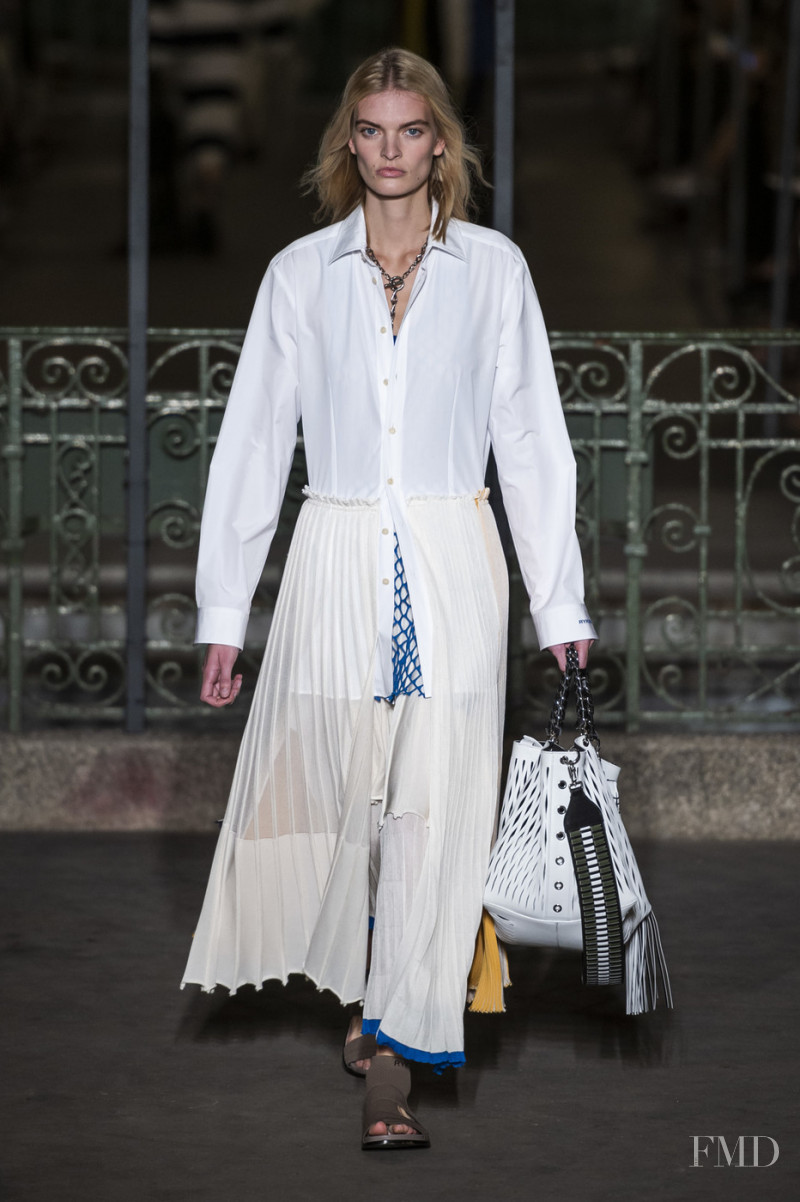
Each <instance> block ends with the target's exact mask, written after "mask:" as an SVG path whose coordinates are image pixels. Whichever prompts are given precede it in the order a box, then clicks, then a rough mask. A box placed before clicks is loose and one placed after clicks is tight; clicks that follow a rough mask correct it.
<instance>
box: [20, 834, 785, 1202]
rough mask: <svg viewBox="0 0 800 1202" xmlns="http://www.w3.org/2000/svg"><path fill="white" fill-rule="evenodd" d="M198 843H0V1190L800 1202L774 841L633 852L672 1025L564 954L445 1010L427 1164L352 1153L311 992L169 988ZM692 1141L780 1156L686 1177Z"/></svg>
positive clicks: (420, 1156) (203, 871)
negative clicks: (763, 1163)
mask: <svg viewBox="0 0 800 1202" xmlns="http://www.w3.org/2000/svg"><path fill="white" fill-rule="evenodd" d="M212 847H213V837H208V836H180V835H154V834H143V835H135V834H134V835H131V834H124V835H109V834H103V835H99V834H98V835H66V834H37V835H6V836H4V837H3V838H2V840H0V855H1V856H2V871H0V881H1V882H2V890H3V894H4V896H3V905H2V909H1V910H0V915H1V917H0V922H2V927H3V936H4V938H3V947H4V960H5V968H6V971H5V974H4V982H5V985H4V1019H3V1022H2V1024H1V1025H0V1040H2V1044H3V1066H4V1068H3V1073H2V1083H1V1084H0V1090H1V1091H2V1094H3V1101H4V1103H5V1106H4V1114H5V1117H4V1119H3V1134H4V1136H5V1139H4V1143H5V1153H4V1157H3V1167H2V1175H1V1177H0V1196H2V1198H4V1199H8V1200H9V1202H16V1200H17V1199H19V1200H24V1202H39V1200H40V1199H41V1200H44V1199H48V1200H49V1199H57V1200H58V1202H72V1200H73V1199H75V1200H77V1199H92V1200H96V1202H143V1200H147V1202H150V1200H152V1202H160V1200H164V1202H166V1200H170V1202H172V1200H177V1199H187V1200H188V1199H192V1200H193V1202H206V1200H208V1202H228V1200H229V1199H237V1200H242V1202H255V1200H256V1199H259V1200H260V1199H263V1198H279V1199H284V1198H286V1199H292V1200H293V1202H294V1200H300V1199H312V1198H314V1199H316V1198H319V1197H324V1198H329V1199H332V1200H333V1202H339V1200H341V1202H344V1200H345V1199H349V1198H350V1197H353V1196H355V1197H375V1198H377V1199H381V1200H384V1199H385V1200H387V1202H393V1200H394V1199H397V1200H398V1202H399V1200H401V1199H403V1200H405V1199H408V1198H413V1199H416V1200H418V1202H428V1200H433V1199H451V1198H462V1199H488V1198H495V1197H496V1198H499V1199H520V1200H522V1199H526V1200H527V1199H537V1200H539V1202H550V1200H553V1202H576V1200H581V1202H583V1200H586V1202H606V1200H608V1202H611V1200H613V1202H640V1200H641V1199H645V1198H646V1199H648V1200H653V1202H661V1200H670V1202H672V1200H678V1199H681V1200H686V1202H695V1200H698V1199H705V1198H714V1199H716V1198H719V1199H726V1200H728V1199H733V1200H734V1202H735V1200H737V1199H745V1198H747V1199H751V1198H752V1199H780V1200H781V1202H784V1200H787V1199H791V1198H795V1197H797V1196H798V1191H799V1190H800V1169H799V1165H800V1132H799V1131H798V1097H797V1069H798V1027H797V1021H796V999H797V996H798V991H799V990H800V969H798V963H797V957H796V954H795V950H794V949H795V947H796V929H797V920H796V914H797V910H798V903H800V896H798V895H799V894H800V884H799V883H798V873H797V853H796V844H794V843H784V844H778V843H748V844H741V843H740V844H730V843H729V844H720V843H716V844H713V845H712V844H702V843H691V844H690V843H679V842H661V843H641V842H639V843H637V851H638V852H639V858H640V863H641V865H642V870H643V873H644V875H645V880H646V882H647V885H648V890H649V893H650V896H651V899H652V900H653V901H654V904H655V909H656V913H657V915H658V918H659V921H660V925H661V931H662V936H663V939H664V943H665V947H666V950H667V955H668V959H669V964H670V968H671V975H672V983H673V989H674V992H675V998H676V1009H675V1011H674V1012H672V1013H671V1014H666V1013H665V1012H664V1011H660V1012H659V1013H657V1014H656V1015H651V1016H648V1017H643V1018H637V1019H631V1018H625V1017H624V1015H623V1014H622V1013H621V1008H620V1004H619V999H618V997H617V995H616V992H615V991H605V990H603V991H601V990H597V991H591V992H589V991H587V990H585V989H584V988H583V987H582V986H581V985H580V982H579V965H578V963H577V961H576V960H575V959H574V958H572V957H570V956H554V955H552V954H544V953H535V952H531V951H528V952H517V953H516V954H513V958H512V975H513V977H514V986H513V988H512V989H511V990H510V991H509V993H508V1005H509V1010H508V1013H507V1014H506V1015H505V1016H502V1017H499V1016H498V1017H482V1016H469V1017H468V1020H467V1058H468V1065H467V1067H466V1068H464V1069H461V1070H458V1071H457V1072H456V1073H452V1072H451V1073H450V1074H449V1075H445V1076H443V1077H441V1078H435V1077H434V1076H433V1075H432V1074H430V1073H429V1072H427V1071H423V1072H421V1073H420V1074H419V1081H418V1085H417V1088H416V1103H417V1105H418V1109H419V1113H420V1116H421V1117H423V1118H424V1120H425V1121H426V1122H427V1123H428V1124H429V1126H430V1128H431V1133H432V1139H433V1147H432V1148H431V1150H430V1151H428V1152H420V1153H417V1154H415V1155H406V1156H402V1155H398V1156H392V1157H389V1158H387V1157H386V1156H383V1157H381V1156H372V1157H367V1156H364V1154H363V1153H362V1152H361V1151H360V1148H359V1140H360V1130H359V1128H360V1122H359V1107H360V1094H361V1089H362V1085H361V1083H360V1082H359V1081H357V1080H355V1079H354V1078H351V1077H348V1076H346V1075H345V1073H344V1072H343V1071H342V1069H341V1067H340V1062H339V1044H340V1040H341V1038H342V1035H343V1030H344V1026H345V1020H344V1012H343V1011H342V1009H341V1007H340V1006H339V1005H338V1003H337V1002H336V1001H335V1000H334V999H333V998H332V997H330V996H329V995H322V994H318V993H317V992H316V991H315V990H314V989H313V988H312V987H311V986H310V985H308V984H307V983H305V982H303V981H302V980H299V979H298V980H293V982H292V983H291V984H290V986H289V987H287V988H285V989H284V988H283V987H281V986H279V985H277V984H275V983H272V984H269V985H268V986H267V987H266V988H265V989H264V990H263V992H261V993H256V992H255V991H254V990H251V989H245V990H242V991H241V992H240V993H239V994H238V995H237V996H236V997H235V998H232V999H231V998H228V996H227V994H225V992H224V991H221V993H220V996H210V995H202V994H200V993H199V991H197V990H196V989H194V988H192V989H191V990H187V991H186V992H184V993H181V992H179V990H178V981H179V978H180V975H181V972H182V969H183V964H184V961H185V956H186V953H187V946H188V940H189V937H190V934H191V931H192V928H193V924H194V922H195V920H196V917H197V913H198V910H199V906H200V901H201V897H202V891H203V887H204V883H205V879H206V875H207V871H208V868H209V864H210V858H211V854H212ZM693 1135H705V1136H707V1135H724V1136H725V1138H726V1140H727V1142H728V1145H729V1147H733V1145H734V1143H735V1140H736V1138H737V1137H738V1136H739V1135H746V1136H752V1135H769V1136H772V1137H773V1138H774V1139H775V1140H777V1141H778V1144H779V1147H780V1158H779V1160H778V1162H777V1163H776V1164H775V1165H774V1166H772V1167H764V1168H761V1169H759V1170H753V1169H751V1170H750V1171H749V1172H747V1173H742V1172H741V1171H740V1170H738V1169H737V1168H727V1167H722V1168H720V1169H717V1168H712V1167H707V1168H693V1167H692V1137H693ZM748 1146H750V1145H748ZM764 1147H765V1148H766V1149H767V1150H768V1148H769V1145H764ZM767 1158H768V1157H767ZM723 1166H724V1162H723Z"/></svg>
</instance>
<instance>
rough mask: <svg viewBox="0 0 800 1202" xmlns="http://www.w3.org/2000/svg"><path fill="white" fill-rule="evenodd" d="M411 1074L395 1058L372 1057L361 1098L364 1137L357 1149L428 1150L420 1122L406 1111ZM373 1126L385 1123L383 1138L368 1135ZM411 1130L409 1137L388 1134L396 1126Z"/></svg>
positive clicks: (406, 1066) (404, 1064)
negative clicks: (362, 1101) (363, 1093)
mask: <svg viewBox="0 0 800 1202" xmlns="http://www.w3.org/2000/svg"><path fill="white" fill-rule="evenodd" d="M410 1089H411V1072H410V1071H409V1068H408V1065H407V1064H406V1062H405V1061H404V1060H401V1059H400V1057H399V1056H375V1058H374V1060H373V1061H372V1063H371V1064H370V1066H369V1071H368V1072H367V1095H366V1097H365V1099H364V1134H363V1135H362V1137H361V1147H362V1149H363V1151H365V1152H388V1151H394V1150H395V1149H398V1150H401V1149H406V1148H408V1149H410V1148H429V1147H430V1146H431V1141H430V1136H429V1135H428V1132H427V1131H426V1130H425V1128H424V1127H423V1125H422V1123H421V1122H420V1121H419V1119H418V1118H416V1116H415V1115H414V1114H413V1113H412V1112H411V1111H410V1110H409V1108H408V1094H409V1090H410ZM375 1123H385V1124H386V1133H385V1135H370V1132H369V1129H370V1127H372V1126H374V1125H375ZM401 1124H402V1125H403V1126H406V1127H414V1128H415V1130H414V1132H413V1134H411V1135H408V1134H401V1133H400V1132H395V1131H392V1127H397V1126H400V1125H401Z"/></svg>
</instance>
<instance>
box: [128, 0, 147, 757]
mask: <svg viewBox="0 0 800 1202" xmlns="http://www.w3.org/2000/svg"><path fill="white" fill-rule="evenodd" d="M130 5H131V7H130V113H129V145H128V475H127V485H128V493H127V496H128V507H127V536H128V537H127V577H128V578H127V638H126V680H127V684H126V705H125V729H126V730H127V731H129V732H130V733H139V732H141V731H143V730H144V725H145V655H146V650H147V641H146V629H145V627H146V619H147V285H148V250H149V246H148V243H149V238H148V226H149V222H148V216H149V213H148V205H149V200H148V193H149V189H148V175H149V141H150V139H149V112H148V105H149V86H148V85H149V80H148V71H149V64H148V43H149V27H148V7H147V0H130Z"/></svg>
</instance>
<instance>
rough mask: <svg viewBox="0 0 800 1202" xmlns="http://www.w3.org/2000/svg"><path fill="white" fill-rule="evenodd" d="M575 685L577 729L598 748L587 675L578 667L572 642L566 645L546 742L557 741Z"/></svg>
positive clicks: (584, 670) (592, 703)
mask: <svg viewBox="0 0 800 1202" xmlns="http://www.w3.org/2000/svg"><path fill="white" fill-rule="evenodd" d="M573 684H574V685H575V708H576V710H577V715H578V725H577V731H578V734H579V735H582V736H583V737H584V738H585V739H588V740H589V742H590V743H594V745H595V746H596V747H597V748H598V750H599V748H600V740H599V738H598V736H597V730H596V729H595V725H594V701H593V699H592V693H591V689H590V688H589V676H588V673H587V671H586V669H585V668H579V667H578V652H577V650H576V648H575V644H574V643H569V644H568V645H567V666H566V669H565V671H564V674H563V676H562V677H561V683H560V684H559V686H558V691H557V693H556V695H555V697H554V699H553V708H552V710H551V711H550V720H549V722H548V724H547V730H546V731H545V738H546V739H547V741H548V743H558V740H559V738H560V736H561V728H562V726H563V725H564V713H565V710H566V707H567V700H568V698H569V694H570V690H571V688H572V686H573Z"/></svg>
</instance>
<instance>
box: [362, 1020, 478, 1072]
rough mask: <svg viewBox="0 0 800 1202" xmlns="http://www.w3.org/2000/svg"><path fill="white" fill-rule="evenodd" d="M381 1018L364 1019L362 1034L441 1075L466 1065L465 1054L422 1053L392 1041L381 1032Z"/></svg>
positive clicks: (417, 1049)
mask: <svg viewBox="0 0 800 1202" xmlns="http://www.w3.org/2000/svg"><path fill="white" fill-rule="evenodd" d="M380 1025H381V1020H380V1019H379V1018H362V1020H361V1034H362V1035H375V1036H377V1040H378V1043H381V1044H383V1045H384V1046H385V1047H389V1048H392V1049H393V1050H394V1051H395V1052H397V1054H398V1056H402V1057H403V1059H404V1060H416V1061H419V1062H420V1063H422V1064H430V1065H431V1066H432V1068H433V1071H434V1072H435V1073H441V1072H443V1070H444V1069H446V1068H460V1067H461V1065H462V1064H466V1062H467V1058H466V1056H465V1055H464V1053H463V1052H421V1051H420V1050H419V1048H410V1047H409V1046H408V1044H406V1043H400V1042H399V1041H398V1040H397V1039H392V1038H390V1036H388V1035H386V1034H384V1032H383V1031H381V1030H380Z"/></svg>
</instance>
